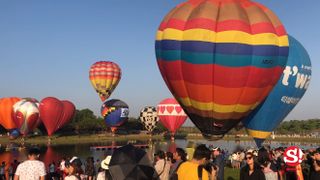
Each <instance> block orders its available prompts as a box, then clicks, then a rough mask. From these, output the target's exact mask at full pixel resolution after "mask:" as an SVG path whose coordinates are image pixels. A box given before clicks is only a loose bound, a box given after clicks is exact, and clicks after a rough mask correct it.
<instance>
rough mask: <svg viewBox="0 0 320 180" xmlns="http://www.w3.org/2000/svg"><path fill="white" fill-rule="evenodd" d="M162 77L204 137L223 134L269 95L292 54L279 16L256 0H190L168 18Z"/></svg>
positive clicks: (162, 31)
mask: <svg viewBox="0 0 320 180" xmlns="http://www.w3.org/2000/svg"><path fill="white" fill-rule="evenodd" d="M155 46H156V56H157V62H158V66H159V69H160V71H161V74H162V77H163V79H164V80H165V82H166V84H167V86H168V88H169V89H170V91H171V92H172V94H173V95H174V96H175V98H176V99H177V100H178V101H179V103H180V104H181V106H182V107H183V109H184V110H185V112H186V113H187V114H188V116H189V118H190V119H191V120H192V121H193V123H194V124H195V125H196V126H197V127H198V128H199V129H200V130H201V132H202V133H203V135H204V136H212V135H219V136H221V135H223V134H225V133H226V132H228V131H229V130H230V129H231V128H232V127H234V126H235V125H236V124H237V123H238V122H239V121H240V120H241V119H242V118H244V117H245V116H247V115H248V114H249V113H250V112H251V111H252V110H253V109H254V108H255V107H256V106H257V105H258V104H259V103H261V102H262V101H263V99H265V97H266V96H267V95H268V94H269V92H270V91H271V89H272V88H273V86H274V85H275V84H276V83H277V81H278V79H279V77H280V75H281V73H282V70H283V68H284V66H285V64H286V62H287V57H288V37H287V33H286V31H285V28H284V26H283V25H282V24H281V22H280V20H279V19H278V18H277V16H276V15H275V14H274V13H273V12H271V10H269V9H268V8H266V7H265V6H263V5H261V4H259V3H256V2H251V1H250V0H189V1H187V2H185V3H182V4H180V5H178V6H177V7H176V8H174V9H173V10H172V11H171V12H169V13H168V14H167V16H166V17H165V18H164V20H163V21H162V23H161V24H160V27H159V29H158V32H157V37H156V45H155Z"/></svg>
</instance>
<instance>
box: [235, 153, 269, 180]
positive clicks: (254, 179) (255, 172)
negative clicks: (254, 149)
mask: <svg viewBox="0 0 320 180" xmlns="http://www.w3.org/2000/svg"><path fill="white" fill-rule="evenodd" d="M245 159H246V163H247V164H246V165H245V166H244V167H243V168H241V170H240V180H265V179H266V178H265V176H264V174H263V172H262V170H261V167H260V166H259V165H258V164H257V163H255V162H254V159H253V154H252V153H251V152H247V153H246V157H245Z"/></svg>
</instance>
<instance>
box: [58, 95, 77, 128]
mask: <svg viewBox="0 0 320 180" xmlns="http://www.w3.org/2000/svg"><path fill="white" fill-rule="evenodd" d="M61 102H62V104H63V114H62V117H61V119H60V121H59V124H58V129H59V128H60V127H63V126H64V125H66V124H67V123H68V122H69V121H70V120H71V119H72V117H73V115H74V113H75V111H76V107H75V106H74V104H73V103H72V102H70V101H67V100H63V101H61Z"/></svg>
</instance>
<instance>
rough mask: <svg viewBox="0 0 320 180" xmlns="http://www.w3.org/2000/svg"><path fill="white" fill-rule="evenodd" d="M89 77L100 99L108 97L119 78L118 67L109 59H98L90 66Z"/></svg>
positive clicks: (103, 99) (119, 70)
mask: <svg viewBox="0 0 320 180" xmlns="http://www.w3.org/2000/svg"><path fill="white" fill-rule="evenodd" d="M89 78H90V81H91V84H92V86H93V88H94V89H95V90H96V91H97V93H98V94H99V97H100V99H101V100H102V101H105V100H106V99H108V97H109V96H110V95H111V93H112V92H113V90H114V89H115V88H116V87H117V85H118V83H119V81H120V79H121V69H120V67H119V66H118V65H117V64H116V63H114V62H111V61H99V62H96V63H94V64H93V65H92V66H91V68H90V74H89Z"/></svg>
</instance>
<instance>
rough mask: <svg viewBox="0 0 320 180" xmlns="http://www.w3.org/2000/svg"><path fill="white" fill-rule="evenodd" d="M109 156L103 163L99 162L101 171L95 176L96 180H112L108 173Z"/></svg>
mask: <svg viewBox="0 0 320 180" xmlns="http://www.w3.org/2000/svg"><path fill="white" fill-rule="evenodd" d="M110 160H111V156H107V157H106V158H105V159H104V160H103V161H101V168H102V169H103V171H101V172H99V173H98V175H97V180H105V179H112V177H111V174H110V171H109V163H110Z"/></svg>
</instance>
